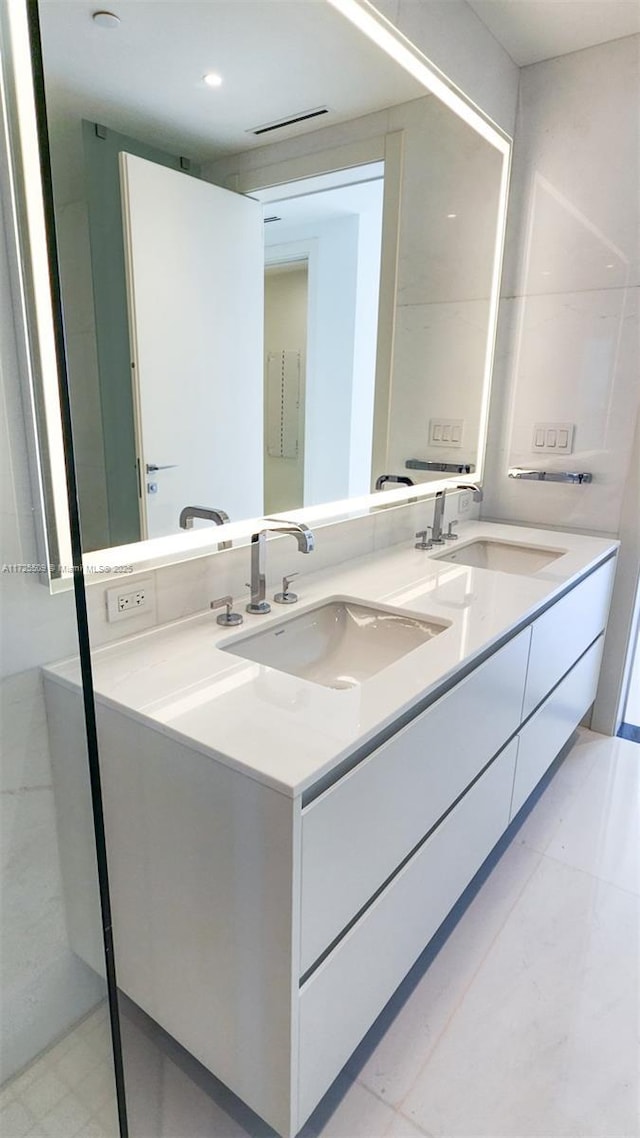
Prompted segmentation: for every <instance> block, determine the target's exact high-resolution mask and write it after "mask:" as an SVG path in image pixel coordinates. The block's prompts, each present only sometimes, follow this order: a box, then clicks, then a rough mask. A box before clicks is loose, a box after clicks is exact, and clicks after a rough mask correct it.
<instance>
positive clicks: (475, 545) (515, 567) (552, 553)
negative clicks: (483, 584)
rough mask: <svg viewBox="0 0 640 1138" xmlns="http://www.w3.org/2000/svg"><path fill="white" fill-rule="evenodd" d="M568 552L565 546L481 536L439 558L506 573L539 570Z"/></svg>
mask: <svg viewBox="0 0 640 1138" xmlns="http://www.w3.org/2000/svg"><path fill="white" fill-rule="evenodd" d="M564 553H566V550H564V549H545V548H543V547H542V546H536V545H518V544H516V543H515V542H511V541H486V540H484V539H478V540H477V541H470V542H468V544H467V545H461V546H459V547H458V548H454V549H450V550H447V552H446V553H441V554H440V557H439V558H438V560H440V561H453V562H454V564H456V565H471V566H473V567H474V568H476V569H498V570H500V571H501V572H502V573H523V574H525V575H526V574H528V573H537V572H538V570H539V569H543V568H544V566H545V565H550V564H551V562H552V561H555V560H556V559H557V558H558V557H562V556H563V555H564Z"/></svg>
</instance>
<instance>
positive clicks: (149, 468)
mask: <svg viewBox="0 0 640 1138" xmlns="http://www.w3.org/2000/svg"><path fill="white" fill-rule="evenodd" d="M177 465H178V463H177V462H170V463H169V464H168V466H156V464H155V462H147V463H146V467H147V474H155V472H156V470H175V468H176V466H177Z"/></svg>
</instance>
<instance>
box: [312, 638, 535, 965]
mask: <svg viewBox="0 0 640 1138" xmlns="http://www.w3.org/2000/svg"><path fill="white" fill-rule="evenodd" d="M529 638H530V630H529V629H525V630H524V631H523V632H521V633H520V634H519V635H518V636H516V637H515V638H514V639H513V640H511V641H509V643H508V644H506V645H505V646H504V647H503V648H501V649H500V650H499V651H498V652H496V653H495V655H494V656H492V657H491V658H490V659H488V660H486V661H485V662H484V663H483V664H481V665H480V666H479V667H478V668H476V670H475V671H474V672H472V673H471V674H470V675H469V676H467V677H466V679H464V680H462V681H461V683H459V684H458V685H457V687H455V688H453V689H452V690H451V691H450V692H447V694H446V695H444V696H442V698H441V699H439V700H438V701H437V702H436V703H434V704H433V705H432V706H431V707H429V708H428V709H427V710H426V711H425V712H423V713H422V714H421V715H419V716H418V717H417V718H416V719H414V720H413V721H412V722H411V723H409V724H408V725H407V726H406V727H405V728H404V729H403V730H401V731H399V732H398V734H397V735H394V736H393V737H392V738H391V739H389V741H388V742H387V743H385V744H384V745H383V746H382V747H380V748H379V749H378V750H377V751H374V752H373V754H372V755H370V756H369V757H368V758H367V759H365V760H364V762H362V763H360V764H359V765H358V766H357V767H355V768H354V769H353V770H352V771H350V772H349V773H348V774H347V775H345V777H344V778H342V779H340V780H339V782H337V783H336V784H335V785H334V786H332V787H330V788H329V789H328V790H327V791H325V793H324V794H322V795H321V796H320V797H319V798H317V799H315V801H314V802H312V803H311V804H310V805H309V806H308V807H306V808H305V810H304V811H303V815H302V887H301V888H302V897H301V970H300V971H301V974H304V972H306V971H307V969H308V968H310V967H311V965H312V964H313V962H314V961H315V960H317V958H318V956H319V955H320V953H321V952H323V951H324V950H325V949H326V948H327V947H328V946H329V945H330V944H331V942H332V941H333V940H334V939H335V938H336V937H337V936H338V935H339V934H340V932H341V931H342V929H343V928H344V927H345V926H346V925H347V924H348V923H349V921H351V920H352V919H353V917H354V916H355V915H356V913H357V912H358V911H359V910H360V909H361V908H362V906H363V905H365V904H366V903H367V901H368V900H369V898H370V897H371V896H372V895H373V894H374V893H375V891H376V890H377V889H379V888H380V886H381V885H382V884H383V883H384V881H385V880H386V879H387V878H388V877H389V875H390V874H391V873H393V872H394V870H395V869H396V868H397V866H398V865H399V864H400V862H401V861H402V860H403V858H405V857H406V856H407V855H408V854H409V853H410V852H411V850H412V849H413V848H414V846H416V845H417V843H418V842H419V841H421V839H422V838H423V837H424V835H425V834H426V833H427V832H428V830H430V829H431V827H432V826H434V825H435V824H436V822H437V821H438V819H439V818H441V817H442V815H443V814H444V812H445V810H447V809H448V808H449V806H450V805H451V803H452V802H454V801H455V799H456V798H457V797H458V796H459V795H460V794H462V792H463V791H464V790H465V788H466V787H467V786H468V785H469V783H470V782H471V781H472V779H473V778H475V776H476V775H477V774H478V773H479V771H481V770H482V768H483V767H484V766H486V764H487V763H488V762H489V760H490V759H491V758H492V757H493V756H494V755H495V754H496V753H497V752H498V751H499V750H500V748H501V747H502V746H503V745H504V743H505V742H506V740H507V739H508V738H509V736H510V735H512V734H513V733H514V732H515V731H517V729H518V727H519V725H520V721H521V715H520V712H521V708H522V696H523V691H524V681H525V674H526V667H527V654H528V649H529Z"/></svg>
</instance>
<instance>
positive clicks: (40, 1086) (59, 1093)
mask: <svg viewBox="0 0 640 1138" xmlns="http://www.w3.org/2000/svg"><path fill="white" fill-rule="evenodd" d="M68 1093H69V1087H68V1085H67V1083H65V1082H64V1081H63V1080H62V1079H61V1078H60V1077H59V1075H58V1074H56V1072H55V1071H54V1070H49V1071H46V1073H45V1074H43V1075H42V1076H41V1077H40V1078H39V1079H36V1081H35V1082H34V1083H31V1085H30V1086H29V1089H28V1092H26V1093H25V1095H24V1099H23V1101H25V1102H26V1104H27V1105H28V1108H29V1110H30V1111H31V1113H32V1114H33V1115H34V1117H35V1118H37V1119H40V1118H42V1117H43V1116H44V1115H45V1114H48V1112H49V1111H50V1110H52V1109H53V1107H54V1106H56V1104H57V1103H59V1102H60V1099H63V1098H64V1097H65V1095H68Z"/></svg>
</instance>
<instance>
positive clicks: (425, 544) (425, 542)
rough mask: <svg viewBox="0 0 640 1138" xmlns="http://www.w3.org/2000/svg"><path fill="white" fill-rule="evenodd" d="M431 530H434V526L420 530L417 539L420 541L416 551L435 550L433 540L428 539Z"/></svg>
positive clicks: (417, 542)
mask: <svg viewBox="0 0 640 1138" xmlns="http://www.w3.org/2000/svg"><path fill="white" fill-rule="evenodd" d="M430 529H432V526H427V528H426V529H421V530H418V532H417V534H416V537H417V538H418V541H416V549H433V542H432V541H431V538H428V537H427V534H428V533H429V530H430Z"/></svg>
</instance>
